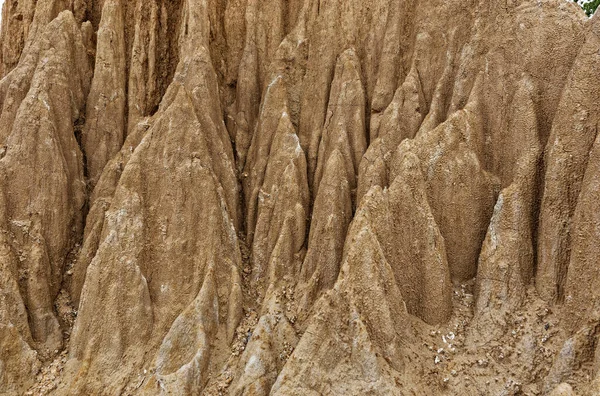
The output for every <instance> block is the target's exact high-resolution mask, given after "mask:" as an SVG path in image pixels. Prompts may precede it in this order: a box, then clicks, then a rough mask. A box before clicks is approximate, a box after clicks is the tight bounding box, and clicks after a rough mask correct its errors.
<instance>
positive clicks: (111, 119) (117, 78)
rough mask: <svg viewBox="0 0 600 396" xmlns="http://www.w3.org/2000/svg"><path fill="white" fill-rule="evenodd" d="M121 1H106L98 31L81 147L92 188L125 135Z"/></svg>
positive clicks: (123, 31) (123, 44)
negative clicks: (92, 76)
mask: <svg viewBox="0 0 600 396" xmlns="http://www.w3.org/2000/svg"><path fill="white" fill-rule="evenodd" d="M123 18H124V15H123V9H122V6H121V1H119V0H111V1H106V2H105V4H104V9H103V11H102V20H101V21H100V29H99V30H98V38H97V40H98V45H97V48H96V66H95V68H94V79H93V80H92V87H91V90H90V94H89V96H88V99H87V112H86V125H85V127H84V130H83V138H82V147H83V150H84V153H85V156H86V163H87V177H88V178H89V179H90V181H89V183H90V188H91V189H93V188H94V187H95V185H96V184H97V182H98V179H99V178H100V175H101V174H102V171H103V169H104V166H105V165H106V164H107V163H108V161H110V160H111V159H112V157H113V156H114V155H115V154H116V153H117V152H118V151H119V150H120V149H121V147H122V145H123V140H124V136H125V132H126V130H125V128H126V121H125V104H126V96H125V88H126V79H125V70H126V59H125V54H126V52H125V25H124V19H123Z"/></svg>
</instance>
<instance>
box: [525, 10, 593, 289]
mask: <svg viewBox="0 0 600 396" xmlns="http://www.w3.org/2000/svg"><path fill="white" fill-rule="evenodd" d="M599 29H600V23H599V22H598V18H597V17H595V18H593V20H592V21H591V24H590V31H589V33H588V34H587V35H586V38H585V42H584V43H583V46H582V47H581V51H580V53H579V55H578V56H577V59H576V60H575V63H574V65H573V69H572V70H571V73H570V74H569V76H568V80H567V84H566V86H565V90H564V94H563V97H562V99H561V102H560V105H559V107H558V110H557V113H556V117H555V121H554V123H553V126H552V133H551V135H550V138H549V140H548V147H547V149H546V157H545V163H546V178H545V181H544V193H543V198H542V205H541V208H540V219H539V235H540V236H539V242H538V257H539V259H538V261H539V263H538V271H537V274H536V288H537V289H538V292H539V293H540V295H541V296H542V298H544V299H546V300H553V299H556V298H558V299H562V298H564V297H565V295H566V293H565V290H564V288H565V287H566V286H565V282H566V281H567V273H568V267H569V261H570V255H571V252H572V251H574V249H572V247H571V244H572V243H573V242H574V241H573V237H572V234H575V233H576V232H577V226H576V225H574V224H573V221H574V220H573V216H574V213H575V210H576V206H577V202H578V197H579V195H580V194H581V190H582V188H583V187H584V186H585V185H586V183H585V182H584V180H583V179H584V173H585V172H586V170H585V169H586V167H587V163H588V161H589V160H588V156H589V153H590V150H591V149H592V145H593V143H594V140H595V139H596V135H597V132H598V114H597V112H596V111H595V110H594V109H595V108H596V104H597V103H598V101H600V90H599V89H598V87H596V86H595V83H594V82H595V81H597V79H598V77H599V76H598V75H597V74H598V70H599V68H598V63H599V62H600V56H598V54H597V53H596V52H595V50H594V51H590V50H588V48H594V49H595V48H597V47H598V46H599V45H600V39H599V38H598V31H599ZM574 227H575V228H574Z"/></svg>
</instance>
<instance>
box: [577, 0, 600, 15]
mask: <svg viewBox="0 0 600 396" xmlns="http://www.w3.org/2000/svg"><path fill="white" fill-rule="evenodd" d="M573 1H575V2H576V3H578V4H579V5H580V6H581V8H583V10H584V11H585V13H586V15H587V16H589V17H590V16H592V15H594V12H596V9H597V8H598V6H600V0H591V1H587V2H585V3H583V4H582V2H581V1H577V0H573Z"/></svg>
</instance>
